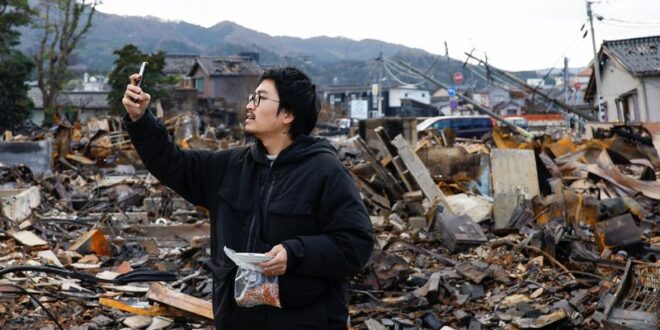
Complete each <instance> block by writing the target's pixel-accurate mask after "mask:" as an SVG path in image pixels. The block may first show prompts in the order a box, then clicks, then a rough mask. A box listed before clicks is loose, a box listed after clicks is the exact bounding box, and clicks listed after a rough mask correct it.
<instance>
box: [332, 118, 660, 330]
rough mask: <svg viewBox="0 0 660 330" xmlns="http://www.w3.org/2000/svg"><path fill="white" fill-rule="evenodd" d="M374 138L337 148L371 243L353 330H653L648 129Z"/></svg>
mask: <svg viewBox="0 0 660 330" xmlns="http://www.w3.org/2000/svg"><path fill="white" fill-rule="evenodd" d="M377 133H378V138H379V140H380V144H376V143H371V145H375V146H376V147H375V148H373V147H371V146H370V145H368V144H367V142H365V141H364V140H363V139H361V138H360V137H356V138H353V139H352V140H349V141H347V142H346V143H344V144H342V148H344V149H346V150H351V149H352V150H353V151H352V152H345V154H346V155H348V156H347V157H346V164H347V166H349V168H350V169H351V172H352V173H353V175H354V177H355V180H356V182H357V184H358V186H359V187H360V190H361V193H362V196H363V198H364V201H365V204H366V205H367V206H368V207H369V209H370V212H371V214H372V223H373V224H374V228H375V231H376V234H377V238H378V246H377V247H376V249H375V251H374V256H373V258H372V259H371V261H370V262H369V265H368V267H367V268H366V269H365V270H364V271H363V272H362V273H361V274H360V276H358V277H357V278H356V279H355V282H354V287H353V290H352V295H353V296H352V297H353V299H352V304H351V306H350V313H351V318H352V324H354V325H355V326H356V327H357V328H366V329H443V328H444V329H450V328H453V329H489V328H509V329H539V328H548V329H555V328H567V329H572V328H580V329H595V328H600V327H602V326H605V327H607V328H617V327H618V328H621V327H623V328H631V329H657V328H658V326H660V313H658V307H660V291H659V289H660V287H659V284H660V277H659V276H660V263H658V261H657V260H658V259H657V253H658V252H660V235H658V220H659V219H660V208H658V205H659V204H658V199H660V195H658V192H660V190H659V189H660V183H659V182H658V181H657V179H656V173H657V171H658V170H659V169H660V167H658V166H657V165H658V154H657V151H656V149H655V148H654V147H653V144H652V143H651V142H650V139H649V138H648V134H645V132H644V130H643V129H639V128H631V127H626V126H623V127H614V128H613V129H612V130H610V131H601V132H597V133H596V134H595V138H594V139H592V140H589V141H577V139H576V138H574V137H571V136H561V135H560V136H557V137H551V136H547V135H546V136H542V137H539V138H537V139H535V140H533V141H525V140H519V138H520V137H518V136H514V135H512V134H509V133H507V132H505V131H503V130H499V129H496V130H494V132H493V136H492V138H491V139H490V141H486V142H485V143H484V142H481V141H469V140H462V139H452V138H448V137H450V136H451V134H447V135H445V134H441V135H440V136H438V135H435V134H430V135H428V136H426V137H425V138H423V139H422V140H420V141H419V142H417V143H416V145H409V144H408V143H407V142H406V140H405V139H404V138H403V137H402V136H397V137H395V138H394V139H391V140H390V138H389V136H388V135H387V134H386V133H385V131H384V130H383V129H382V128H379V129H377ZM646 133H648V132H646ZM351 144H352V146H351ZM378 145H380V148H379V147H377V146H378ZM340 150H341V149H340ZM353 155H355V156H354V157H349V156H353ZM358 155H360V156H358Z"/></svg>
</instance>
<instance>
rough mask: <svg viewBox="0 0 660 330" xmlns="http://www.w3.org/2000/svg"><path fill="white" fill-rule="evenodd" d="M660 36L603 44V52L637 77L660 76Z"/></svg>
mask: <svg viewBox="0 0 660 330" xmlns="http://www.w3.org/2000/svg"><path fill="white" fill-rule="evenodd" d="M658 46H660V36H653V37H643V38H634V39H624V40H612V41H604V42H603V51H604V52H605V54H607V55H608V56H611V57H613V58H614V59H615V60H617V61H618V62H619V63H621V65H623V66H624V67H625V68H626V69H627V70H628V71H630V72H631V73H632V74H633V75H636V76H645V75H658V74H660V53H658Z"/></svg>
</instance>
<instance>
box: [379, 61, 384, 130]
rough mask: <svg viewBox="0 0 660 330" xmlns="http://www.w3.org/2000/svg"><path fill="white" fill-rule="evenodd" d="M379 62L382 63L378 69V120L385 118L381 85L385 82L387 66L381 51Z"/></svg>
mask: <svg viewBox="0 0 660 330" xmlns="http://www.w3.org/2000/svg"><path fill="white" fill-rule="evenodd" d="M378 62H379V63H380V66H379V68H378V118H380V117H383V100H382V95H383V86H381V83H382V82H383V65H385V59H383V51H382V50H381V51H380V56H378Z"/></svg>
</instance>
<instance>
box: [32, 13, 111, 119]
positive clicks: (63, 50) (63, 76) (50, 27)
mask: <svg viewBox="0 0 660 330" xmlns="http://www.w3.org/2000/svg"><path fill="white" fill-rule="evenodd" d="M99 3H100V1H98V0H91V1H85V0H41V1H40V4H39V14H40V17H41V19H40V22H39V23H37V24H38V25H40V26H39V27H40V28H41V29H43V32H44V34H43V36H42V38H41V41H40V43H39V49H38V50H37V53H36V55H35V62H36V64H37V80H38V82H37V83H38V86H39V89H40V90H41V93H42V98H43V106H44V110H50V111H53V110H54V109H56V106H57V104H56V102H57V97H58V95H59V93H60V91H61V90H62V86H63V85H64V83H65V82H66V81H67V78H68V77H67V66H68V64H69V59H70V57H71V54H72V52H73V51H74V49H76V47H77V46H78V43H79V42H80V40H81V39H82V37H83V36H84V35H85V33H87V31H89V28H90V27H91V26H92V17H93V16H94V13H95V12H96V6H97V5H98V4H99ZM44 119H45V120H46V119H47V118H44Z"/></svg>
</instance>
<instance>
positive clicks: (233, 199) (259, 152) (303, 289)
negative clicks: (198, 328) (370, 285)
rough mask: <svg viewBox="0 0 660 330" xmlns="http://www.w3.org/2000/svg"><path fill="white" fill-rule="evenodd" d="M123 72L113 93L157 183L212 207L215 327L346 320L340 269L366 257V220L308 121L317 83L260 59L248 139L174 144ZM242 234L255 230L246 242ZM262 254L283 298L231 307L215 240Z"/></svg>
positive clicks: (343, 323) (351, 186)
mask: <svg viewBox="0 0 660 330" xmlns="http://www.w3.org/2000/svg"><path fill="white" fill-rule="evenodd" d="M139 78H140V77H139V76H138V75H137V74H134V75H132V76H131V77H130V80H131V84H129V85H128V87H127V88H126V92H125V94H124V98H123V100H122V102H123V104H124V106H125V108H126V111H127V112H128V114H127V115H126V117H125V118H124V120H125V123H126V126H127V127H128V133H129V135H130V138H131V140H132V141H133V145H134V146H135V149H136V150H137V151H138V153H139V154H140V157H141V158H142V161H143V162H144V164H145V165H146V167H147V169H148V170H149V171H150V172H151V173H152V174H153V175H154V176H156V177H157V178H158V179H159V180H160V181H161V182H163V183H164V184H166V185H167V186H169V187H170V188H172V189H174V191H176V192H177V193H179V194H180V195H181V196H183V197H184V198H185V199H187V200H188V201H190V202H191V203H193V204H195V205H202V206H204V207H206V208H208V209H209V211H210V216H211V259H212V260H211V262H210V264H211V265H210V267H211V268H212V269H213V275H214V276H213V281H214V283H213V287H214V292H213V311H214V316H215V325H216V327H217V328H218V329H223V330H224V329H241V330H243V329H346V328H347V319H348V280H349V278H350V277H352V276H354V275H355V274H356V273H357V272H358V271H359V270H360V269H361V268H362V267H363V266H364V265H365V264H366V262H367V261H368V259H369V257H370V255H371V251H372V249H373V244H374V238H373V233H372V231H373V230H372V227H371V221H370V219H369V216H368V214H367V211H366V209H365V207H364V204H363V203H362V201H361V199H360V196H359V194H358V192H357V190H356V186H355V183H354V182H353V180H352V178H351V176H350V174H349V173H348V171H347V170H346V169H345V168H344V166H343V165H342V164H341V163H340V162H339V160H338V158H337V155H336V152H335V150H334V149H333V148H332V146H331V145H330V144H329V143H328V142H327V141H326V140H324V139H321V138H317V137H311V136H309V134H310V132H311V131H312V129H313V128H314V126H315V125H316V120H317V116H318V111H319V108H318V103H317V100H316V88H315V86H314V85H313V84H312V82H311V81H310V79H309V78H308V77H307V76H306V75H305V74H304V73H303V72H301V71H300V70H298V69H296V68H292V67H286V68H273V69H268V70H266V71H265V72H264V73H263V74H262V75H261V76H260V78H259V81H258V82H259V86H257V88H256V90H255V92H254V94H251V95H250V97H249V100H248V101H249V102H248V104H247V106H246V111H247V113H246V120H245V133H246V134H249V135H251V136H253V137H254V138H255V139H254V143H252V144H251V145H249V146H246V147H239V148H233V149H228V150H221V151H216V152H212V151H203V150H185V151H184V150H180V149H179V148H178V147H177V146H176V145H175V144H174V143H173V142H172V139H171V138H170V137H169V136H168V134H167V130H166V129H165V127H164V126H163V125H162V124H161V123H160V122H158V121H157V120H156V119H155V117H154V116H153V115H152V114H151V113H150V112H149V111H145V109H146V108H147V106H148V104H149V101H150V98H151V97H150V96H149V94H147V93H145V92H143V91H142V90H141V89H140V88H138V87H137V86H135V83H136V81H137V80H138V79H139ZM248 237H256V238H257V239H256V240H255V241H254V243H253V244H252V243H251V244H249V246H248V241H249V239H248ZM224 246H227V247H229V248H231V249H233V250H235V251H237V252H260V253H264V252H265V253H266V254H267V255H270V256H273V257H274V258H273V259H272V260H270V261H268V262H265V263H263V264H260V266H261V267H262V271H263V273H264V274H266V275H269V276H270V275H278V276H279V286H280V291H279V293H280V299H281V303H282V308H276V307H271V306H267V305H260V306H256V307H251V308H244V307H238V306H237V305H236V301H235V299H234V276H235V273H236V266H235V265H234V263H233V262H232V261H231V260H230V259H228V258H227V257H226V256H225V253H224V251H223V247H224Z"/></svg>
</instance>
